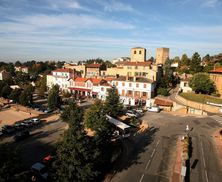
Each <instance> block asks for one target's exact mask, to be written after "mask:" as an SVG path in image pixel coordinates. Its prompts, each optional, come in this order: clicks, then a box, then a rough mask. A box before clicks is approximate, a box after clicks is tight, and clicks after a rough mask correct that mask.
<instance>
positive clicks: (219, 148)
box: [213, 129, 222, 167]
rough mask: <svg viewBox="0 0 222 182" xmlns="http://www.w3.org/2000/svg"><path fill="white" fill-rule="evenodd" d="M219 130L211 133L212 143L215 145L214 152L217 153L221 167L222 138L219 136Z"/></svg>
mask: <svg viewBox="0 0 222 182" xmlns="http://www.w3.org/2000/svg"><path fill="white" fill-rule="evenodd" d="M220 130H221V129H219V130H217V131H215V132H214V133H213V140H214V143H215V149H216V152H217V157H218V159H219V164H220V165H221V167H222V155H221V154H222V138H221V136H220V133H219V132H220Z"/></svg>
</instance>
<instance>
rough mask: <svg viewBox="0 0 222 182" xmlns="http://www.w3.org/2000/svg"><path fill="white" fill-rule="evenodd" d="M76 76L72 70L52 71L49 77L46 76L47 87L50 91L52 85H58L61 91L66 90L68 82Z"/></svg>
mask: <svg viewBox="0 0 222 182" xmlns="http://www.w3.org/2000/svg"><path fill="white" fill-rule="evenodd" d="M75 76H76V74H75V70H72V69H67V68H63V69H57V70H53V71H52V73H51V74H50V75H47V77H46V78H47V87H48V88H49V89H50V88H52V86H53V85H56V84H57V85H59V87H60V89H61V90H67V91H68V88H69V86H70V82H69V80H70V79H71V78H74V77H75Z"/></svg>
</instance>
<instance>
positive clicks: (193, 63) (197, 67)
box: [190, 52, 202, 73]
mask: <svg viewBox="0 0 222 182" xmlns="http://www.w3.org/2000/svg"><path fill="white" fill-rule="evenodd" d="M190 71H191V73H198V72H201V71H202V66H201V57H200V55H199V54H198V53H197V52H195V53H194V54H193V56H192V58H191V60H190Z"/></svg>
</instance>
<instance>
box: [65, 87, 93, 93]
mask: <svg viewBox="0 0 222 182" xmlns="http://www.w3.org/2000/svg"><path fill="white" fill-rule="evenodd" d="M69 89H70V90H78V91H85V92H91V90H90V89H86V88H76V87H69Z"/></svg>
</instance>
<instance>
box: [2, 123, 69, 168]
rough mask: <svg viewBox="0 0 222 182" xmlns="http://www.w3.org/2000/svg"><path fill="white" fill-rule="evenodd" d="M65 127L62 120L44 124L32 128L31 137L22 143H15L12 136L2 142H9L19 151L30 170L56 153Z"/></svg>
mask: <svg viewBox="0 0 222 182" xmlns="http://www.w3.org/2000/svg"><path fill="white" fill-rule="evenodd" d="M65 127H66V123H64V122H62V121H61V120H54V121H50V122H43V123H42V124H41V125H38V126H36V127H35V128H32V129H31V132H30V136H29V137H28V138H26V139H24V140H22V141H19V142H14V139H13V136H11V137H7V138H4V139H3V140H2V141H1V142H2V143H5V142H9V143H11V144H12V145H13V146H14V147H15V149H16V150H19V151H20V154H21V158H22V162H23V164H24V165H25V166H26V167H27V168H29V167H30V166H31V165H32V164H34V163H36V162H38V161H42V159H43V158H44V157H45V156H47V155H49V154H51V153H52V152H53V151H54V147H55V144H56V142H57V141H58V140H59V139H60V138H61V135H62V134H63V133H64V129H65Z"/></svg>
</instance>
